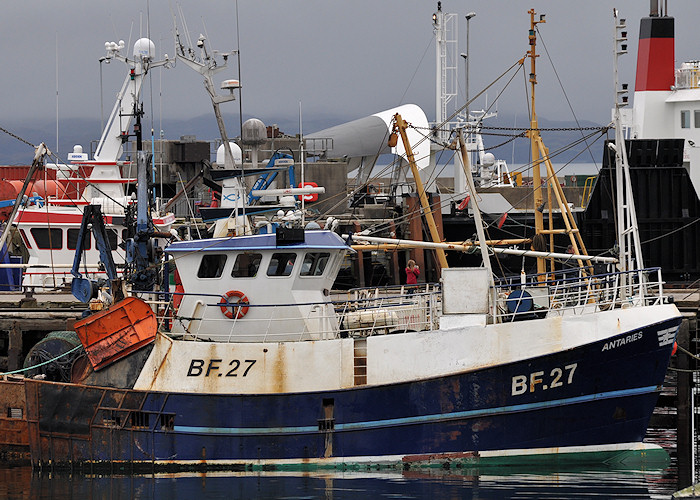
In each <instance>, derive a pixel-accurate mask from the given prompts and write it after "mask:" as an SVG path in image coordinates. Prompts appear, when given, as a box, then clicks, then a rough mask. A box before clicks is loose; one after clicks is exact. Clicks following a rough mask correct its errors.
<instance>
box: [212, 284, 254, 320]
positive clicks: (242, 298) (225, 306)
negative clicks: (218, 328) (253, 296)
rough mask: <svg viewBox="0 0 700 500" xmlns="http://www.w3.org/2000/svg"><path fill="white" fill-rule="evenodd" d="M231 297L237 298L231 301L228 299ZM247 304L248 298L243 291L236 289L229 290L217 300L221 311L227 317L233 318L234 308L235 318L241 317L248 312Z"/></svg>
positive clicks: (248, 302)
mask: <svg viewBox="0 0 700 500" xmlns="http://www.w3.org/2000/svg"><path fill="white" fill-rule="evenodd" d="M231 297H238V300H237V301H236V302H231V301H230V300H229V299H231ZM249 304H250V301H249V300H248V297H246V295H245V294H244V293H243V292H239V291H238V290H229V291H228V292H226V293H225V294H224V295H223V296H222V298H221V300H220V301H219V307H220V308H221V312H222V313H223V315H224V316H226V317H227V318H229V319H234V314H233V312H234V310H235V311H236V314H235V319H241V318H242V317H243V316H245V315H246V314H247V313H248V309H249V307H248V305H249Z"/></svg>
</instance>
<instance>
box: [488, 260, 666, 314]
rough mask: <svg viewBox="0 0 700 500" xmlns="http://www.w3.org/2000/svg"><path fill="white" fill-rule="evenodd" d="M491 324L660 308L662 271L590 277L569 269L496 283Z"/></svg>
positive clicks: (589, 271)
mask: <svg viewBox="0 0 700 500" xmlns="http://www.w3.org/2000/svg"><path fill="white" fill-rule="evenodd" d="M492 291H493V296H492V298H491V299H492V303H493V304H496V307H494V308H492V311H493V314H492V321H493V322H498V323H504V322H511V321H522V320H527V319H534V318H543V317H546V316H554V315H559V316H562V315H577V314H578V315H580V314H590V313H594V312H600V311H607V310H609V309H614V308H623V309H626V308H629V307H638V306H648V305H654V304H661V303H663V302H664V300H665V299H664V293H663V281H662V279H661V269H660V268H651V269H642V270H635V271H627V272H611V273H600V274H593V273H592V269H590V268H583V269H579V268H572V269H570V270H562V271H557V272H555V273H548V274H542V275H532V276H527V277H526V279H525V280H524V282H522V281H521V280H517V279H506V280H499V281H498V282H497V283H496V285H495V287H494V288H493V289H492Z"/></svg>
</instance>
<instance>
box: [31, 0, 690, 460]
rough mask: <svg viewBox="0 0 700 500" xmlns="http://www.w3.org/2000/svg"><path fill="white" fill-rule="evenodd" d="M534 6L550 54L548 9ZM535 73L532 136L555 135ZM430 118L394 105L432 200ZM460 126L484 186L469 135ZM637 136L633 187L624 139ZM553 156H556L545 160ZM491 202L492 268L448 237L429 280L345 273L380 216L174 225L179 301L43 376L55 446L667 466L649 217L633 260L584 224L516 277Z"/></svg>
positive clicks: (88, 330)
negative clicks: (259, 225) (497, 260)
mask: <svg viewBox="0 0 700 500" xmlns="http://www.w3.org/2000/svg"><path fill="white" fill-rule="evenodd" d="M530 20H531V30H530V47H531V48H530V51H529V56H530V57H531V59H532V69H533V73H534V69H535V67H534V61H535V58H536V54H535V46H536V43H535V39H533V37H535V36H536V35H535V29H534V28H535V26H536V24H537V23H538V21H536V20H535V12H534V10H531V11H530ZM539 22H542V21H541V20H540V21H539ZM531 82H532V85H533V90H532V94H533V95H532V99H533V106H532V113H533V115H532V119H531V129H530V131H529V133H530V134H531V140H532V141H533V146H534V147H533V150H536V151H544V150H545V149H544V146H543V144H542V142H541V138H539V135H538V133H537V132H538V126H537V119H536V115H535V111H534V110H535V108H534V84H535V83H536V79H535V78H534V76H533V77H532V79H531ZM409 128H410V124H409V123H406V121H405V120H404V119H403V118H402V117H401V115H400V114H398V113H397V114H396V115H395V116H394V117H393V125H392V131H393V132H394V133H396V134H397V135H400V136H401V139H402V143H403V145H404V148H405V151H406V156H407V159H408V161H409V163H410V164H411V168H412V170H413V172H414V177H417V178H416V179H415V180H416V182H417V184H418V186H419V191H420V192H421V194H422V196H421V198H422V199H421V201H423V198H425V194H424V192H422V191H421V189H420V188H421V187H422V186H421V183H420V182H419V177H420V176H419V175H418V174H417V172H418V169H417V167H416V165H415V160H414V156H413V153H412V149H411V144H410V141H409V139H408V134H407V133H406V131H407V129H409ZM390 140H393V139H390ZM618 141H619V143H623V142H624V138H623V137H622V135H621V134H620V135H619V136H618ZM459 144H460V151H461V154H462V158H463V160H464V164H465V174H467V179H468V182H469V189H470V192H471V193H475V186H474V181H473V179H472V177H471V175H469V172H470V171H471V169H470V168H469V159H468V153H467V149H466V143H465V141H464V138H463V135H462V134H460V135H459ZM616 151H617V152H618V154H617V155H616V158H617V160H618V162H619V167H620V169H621V170H620V172H621V173H620V179H621V181H620V182H619V183H618V188H619V190H620V191H619V192H620V193H621V194H622V195H624V196H626V197H628V196H629V195H630V191H629V189H625V188H624V187H623V186H628V184H629V180H628V178H629V172H627V171H626V168H625V166H624V163H625V157H624V153H623V152H624V148H622V147H620V148H618V149H617V150H616ZM143 163H144V162H143V161H142V160H141V159H139V166H140V167H141V166H143ZM542 163H547V159H546V156H544V155H543V156H541V157H538V158H537V160H536V161H535V162H534V164H535V165H537V166H538V168H539V166H540V165H541V164H542ZM547 167H548V169H551V165H547ZM537 185H539V183H538V184H537ZM557 185H558V184H557ZM553 189H554V187H553ZM556 195H557V198H559V197H560V195H561V193H560V192H557V193H556ZM537 196H538V194H537V193H536V194H535V198H536V199H537ZM539 196H541V193H540V194H539ZM470 203H473V204H474V213H475V217H477V218H478V223H477V230H478V231H479V242H478V248H479V250H480V251H481V254H482V256H483V257H484V265H483V266H482V267H477V268H447V266H446V264H445V260H444V250H445V247H455V245H449V244H444V243H429V245H432V246H433V247H434V248H435V249H436V253H438V261H439V262H441V266H442V270H441V280H440V282H439V283H436V284H434V285H427V286H426V287H425V288H421V289H419V290H414V291H413V292H414V293H410V294H408V293H405V290H402V289H397V288H393V289H392V288H376V289H361V290H353V291H350V292H347V293H346V294H343V295H341V294H339V293H336V292H334V291H333V290H332V289H331V287H332V284H333V281H334V279H335V277H336V275H337V273H338V271H339V270H340V267H341V264H342V261H343V259H344V257H345V256H346V255H347V254H348V253H350V252H352V247H351V245H352V243H353V242H360V241H370V242H371V241H372V237H371V236H367V235H364V234H344V235H339V234H336V233H335V232H334V231H333V230H331V229H329V228H326V229H315V230H312V229H308V228H305V227H304V226H303V225H296V226H295V225H294V224H293V221H290V222H289V224H288V226H287V227H285V226H283V225H281V226H279V227H277V229H276V231H275V232H274V233H271V234H256V235H246V234H243V235H239V236H236V237H226V238H214V239H203V240H196V241H177V242H172V243H171V244H170V245H169V246H168V247H167V248H166V249H165V252H166V254H167V256H168V260H167V265H168V266H171V265H174V266H175V267H176V269H177V271H178V275H179V279H180V282H179V283H178V288H177V290H178V291H177V292H176V293H175V294H173V295H174V297H175V298H174V299H173V302H172V307H171V308H169V309H167V310H165V312H164V313H163V314H161V315H160V316H157V315H156V313H155V312H154V309H155V310H158V311H162V310H163V308H162V307H157V306H162V305H163V304H162V303H159V301H160V300H161V297H162V294H161V293H160V292H159V291H158V290H157V289H154V288H151V289H148V290H144V289H141V291H138V289H132V291H131V294H130V296H128V297H127V298H125V299H123V300H118V301H116V302H115V303H114V304H113V305H111V306H109V307H107V308H106V309H104V310H102V311H100V312H96V313H94V314H92V315H89V316H87V317H85V318H84V319H82V320H81V321H79V322H77V323H76V324H75V330H76V332H77V334H78V336H79V337H80V340H81V342H82V345H83V347H84V350H85V355H84V356H83V357H81V358H80V360H78V361H76V362H75V363H74V364H73V367H72V370H71V381H70V382H69V383H64V382H50V381H46V380H37V379H27V380H26V381H25V392H26V415H27V421H28V425H29V446H30V449H31V460H32V463H33V465H34V466H35V467H37V468H63V467H66V468H71V469H81V470H85V471H100V470H102V471H111V472H114V471H123V470H126V471H158V470H164V471H172V470H178V469H197V470H207V469H225V470H284V469H293V468H296V469H305V470H309V469H317V468H336V469H347V468H354V467H358V468H362V467H396V468H412V467H423V466H427V467H431V466H440V467H451V466H455V467H461V466H480V467H488V466H491V465H504V464H506V465H513V464H519V465H530V466H531V465H534V464H541V463H547V464H550V465H560V466H563V465H567V464H584V463H586V464H590V463H596V464H601V463H602V464H606V465H607V466H611V467H616V466H623V465H629V464H635V465H638V466H654V465H659V464H665V463H666V461H667V459H668V456H667V454H666V453H665V451H664V450H663V449H662V448H660V447H658V446H656V445H651V444H647V443H644V442H643V438H644V435H645V432H646V428H647V425H648V423H649V419H650V416H651V414H652V411H653V409H654V406H655V404H656V400H657V397H658V394H659V391H660V389H661V386H662V384H663V380H664V376H665V373H666V368H667V366H668V362H669V358H670V356H671V353H672V350H673V348H674V340H675V335H676V332H677V330H678V328H679V325H680V323H681V315H680V313H679V311H678V309H677V308H676V306H675V305H674V304H672V303H670V302H669V301H668V300H667V297H666V295H665V294H664V288H663V280H662V277H661V272H660V270H659V269H643V268H641V266H640V265H639V264H640V263H641V262H642V259H641V251H640V250H639V241H638V238H637V237H634V225H633V224H632V226H631V227H630V228H626V227H624V226H621V231H620V233H619V239H620V241H619V244H620V247H621V253H620V258H619V260H618V259H616V258H612V257H597V256H590V255H587V253H586V251H585V247H584V246H583V244H582V241H581V239H580V234H579V233H578V230H577V229H576V228H575V226H573V227H570V226H568V225H567V228H568V231H567V232H566V234H565V235H563V236H565V237H567V238H569V240H570V241H571V243H572V246H573V247H574V252H573V253H570V254H558V253H555V252H553V251H551V249H550V250H549V251H547V250H540V249H538V250H529V249H494V250H493V251H499V252H504V253H507V252H517V253H518V255H522V256H532V257H535V258H537V260H538V272H537V273H536V274H534V275H531V276H527V275H524V273H523V275H519V276H515V277H505V278H501V279H495V278H494V277H493V272H492V270H491V267H490V263H489V259H488V255H489V249H487V248H486V239H485V237H484V232H483V222H482V221H481V219H480V215H479V213H480V212H479V210H478V203H477V200H476V196H472V197H471V201H470ZM562 203H563V206H566V204H565V203H564V202H563V201H562ZM621 206H622V207H623V208H622V210H623V212H622V213H621V215H620V216H619V217H618V220H620V223H621V224H625V223H630V222H633V221H634V217H635V212H634V208H633V207H634V204H633V201H632V200H630V199H627V198H626V200H625V201H624V202H623V203H622V205H621ZM423 208H424V210H425V212H426V218H429V217H428V215H429V213H430V208H429V206H425V205H424V207H423ZM550 213H551V211H550ZM145 214H146V210H145V209H144V210H142V212H141V215H140V222H139V224H143V220H142V218H143V217H144V215H145ZM568 215H569V217H570V216H571V214H568ZM568 220H569V221H572V218H571V217H570V218H569V219H568ZM540 222H541V221H540ZM94 226H95V225H94V224H93V230H94ZM329 226H331V227H332V224H329ZM480 228H481V229H480ZM542 231H543V233H544V234H547V233H546V231H547V230H546V229H542ZM549 234H551V235H552V236H554V230H551V229H550V233H549ZM560 235H561V234H560ZM98 240H100V239H99V238H98ZM394 241H396V240H394ZM396 242H397V243H400V242H398V241H396ZM443 245H444V246H443ZM457 249H459V250H464V248H461V249H460V248H457ZM555 260H556V261H559V262H561V261H564V262H568V263H570V262H576V263H578V264H579V265H578V266H577V267H574V268H561V266H555V264H556V262H555ZM613 264H615V265H616V266H617V267H615V268H611V267H610V266H611V265H613ZM145 265H146V266H147V267H148V268H151V266H153V263H152V262H151V263H149V262H146V263H145ZM135 274H136V275H138V270H137V272H136V273H135ZM165 274H167V273H165ZM119 289H122V288H120V287H117V290H119ZM109 292H110V293H109V294H105V296H107V297H109V298H112V297H115V298H116V296H117V294H116V293H115V289H114V288H110V289H109ZM105 302H106V305H108V302H109V300H108V299H105Z"/></svg>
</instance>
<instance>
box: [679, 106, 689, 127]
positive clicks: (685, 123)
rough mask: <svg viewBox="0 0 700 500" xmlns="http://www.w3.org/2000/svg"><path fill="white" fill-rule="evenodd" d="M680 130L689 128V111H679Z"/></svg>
mask: <svg viewBox="0 0 700 500" xmlns="http://www.w3.org/2000/svg"><path fill="white" fill-rule="evenodd" d="M681 128H690V111H689V110H687V109H684V110H683V111H681Z"/></svg>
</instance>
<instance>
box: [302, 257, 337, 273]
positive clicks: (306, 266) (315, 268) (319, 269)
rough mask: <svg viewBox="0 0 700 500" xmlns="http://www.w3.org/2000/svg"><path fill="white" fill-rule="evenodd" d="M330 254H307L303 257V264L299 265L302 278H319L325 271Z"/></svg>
mask: <svg viewBox="0 0 700 500" xmlns="http://www.w3.org/2000/svg"><path fill="white" fill-rule="evenodd" d="M330 257H331V254H329V253H327V252H323V253H307V254H306V256H304V263H303V264H302V265H301V275H302V276H321V275H323V271H324V270H325V269H326V265H327V264H328V259H330Z"/></svg>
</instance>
